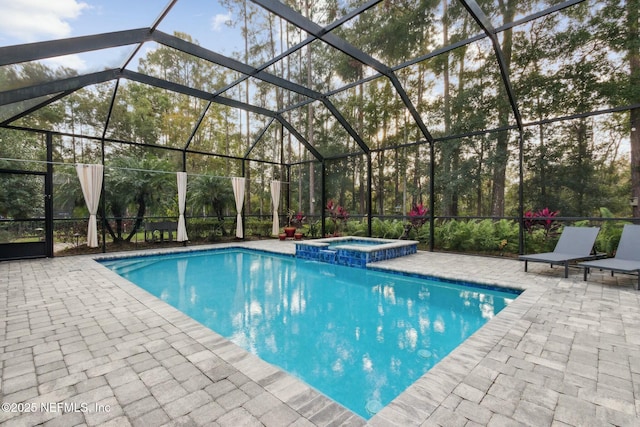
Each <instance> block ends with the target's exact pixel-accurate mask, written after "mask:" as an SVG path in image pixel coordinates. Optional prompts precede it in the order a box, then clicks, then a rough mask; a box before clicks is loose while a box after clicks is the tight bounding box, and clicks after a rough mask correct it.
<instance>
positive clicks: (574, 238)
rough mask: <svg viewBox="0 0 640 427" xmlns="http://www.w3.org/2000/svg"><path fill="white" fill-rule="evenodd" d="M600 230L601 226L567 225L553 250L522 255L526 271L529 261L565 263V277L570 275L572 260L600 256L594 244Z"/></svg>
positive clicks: (521, 258) (552, 263)
mask: <svg viewBox="0 0 640 427" xmlns="http://www.w3.org/2000/svg"><path fill="white" fill-rule="evenodd" d="M599 231H600V227H565V228H564V230H563V231H562V235H560V239H559V240H558V243H556V247H555V249H554V250H553V252H545V253H542V254H531V255H520V260H522V261H524V271H527V268H528V263H529V261H531V262H546V263H549V264H551V265H552V266H553V265H554V264H561V265H564V277H565V278H567V277H569V263H570V262H571V261H580V260H585V259H593V258H597V257H598V255H595V254H594V253H593V244H594V243H595V242H596V237H598V232H599Z"/></svg>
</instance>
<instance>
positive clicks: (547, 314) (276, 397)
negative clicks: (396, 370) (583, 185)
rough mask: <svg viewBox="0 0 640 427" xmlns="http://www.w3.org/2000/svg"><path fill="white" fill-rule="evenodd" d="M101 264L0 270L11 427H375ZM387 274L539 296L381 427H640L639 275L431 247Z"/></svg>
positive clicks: (485, 333)
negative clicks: (585, 272) (566, 271)
mask: <svg viewBox="0 0 640 427" xmlns="http://www.w3.org/2000/svg"><path fill="white" fill-rule="evenodd" d="M242 245H243V246H248V247H253V248H258V249H262V250H269V251H276V252H284V253H292V252H293V251H294V246H293V243H292V242H279V241H274V240H263V241H258V242H247V243H243V244H242ZM216 247H220V245H217V246H216ZM186 249H187V250H189V249H192V248H186ZM197 249H202V247H198V248H197ZM174 250H175V249H174ZM108 255H109V256H113V255H114V254H108ZM126 255H131V254H126ZM93 258H94V257H92V256H76V257H64V258H53V259H39V260H23V261H12V262H2V263H0V369H1V370H2V378H1V382H0V397H1V399H0V400H1V401H2V402H3V404H4V405H3V407H2V412H0V423H2V424H3V425H7V426H9V425H19V426H25V425H37V424H44V425H47V426H49V425H51V426H53V425H60V426H73V425H114V426H126V425H133V426H143V425H146V426H156V425H164V424H166V425H219V426H239V425H247V426H252V425H256V426H258V425H267V426H288V425H292V426H312V425H318V426H325V425H350V426H351V425H356V426H357V425H364V424H367V423H366V422H365V421H364V420H363V419H362V418H360V417H358V416H357V415H355V414H353V413H351V412H350V411H349V410H347V409H345V408H343V407H341V406H340V405H338V404H337V403H335V402H333V401H332V400H330V399H328V398H327V397H325V396H323V395H322V394H320V393H318V392H316V391H315V390H313V389H312V388H310V387H309V386H307V385H305V384H304V383H302V382H301V381H299V380H297V379H295V378H294V377H292V376H290V375H288V374H286V373H284V372H282V371H281V370H279V369H278V368H276V367H274V366H272V365H269V364H268V363H266V362H263V361H261V360H260V359H258V358H257V357H256V356H253V355H251V354H249V353H247V352H246V351H244V350H243V349H241V348H240V347H238V346H236V345H235V344H233V343H231V342H229V341H227V340H226V339H224V338H223V337H221V336H220V335H218V334H216V333H215V332H213V331H211V330H209V329H207V328H205V327H204V326H202V325H200V324H199V323H197V322H196V321H194V320H192V319H190V318H188V317H187V316H185V315H183V314H182V313H180V312H179V311H177V310H176V309H174V308H172V307H170V306H168V305H167V304H166V303H164V302H162V301H161V300H159V299H157V298H155V297H153V296H151V295H150V294H148V293H147V292H146V291H143V290H141V289H140V288H138V287H136V286H135V285H133V284H131V283H129V282H128V281H126V280H125V279H123V278H121V277H119V276H118V275H116V274H115V273H113V272H112V271H110V270H108V269H107V268H105V267H103V266H102V265H100V264H98V263H96V262H95V261H94V259H93ZM375 266H376V267H382V268H389V269H397V270H401V271H410V272H416V273H423V274H428V275H436V276H441V277H448V278H453V279H462V280H470V281H476V282H481V283H487V284H495V285H504V286H511V287H518V288H521V289H524V290H525V291H524V292H523V293H522V295H521V296H520V297H518V298H517V299H516V300H515V301H514V302H512V303H511V304H510V305H509V306H508V307H507V308H506V309H504V310H503V311H502V312H500V313H499V314H498V315H497V316H496V317H494V318H493V319H491V320H490V321H489V322H488V323H487V324H486V325H485V326H484V327H483V328H481V329H480V330H479V331H478V332H476V333H475V334H474V335H473V336H472V337H471V338H470V339H468V340H467V341H466V342H464V343H463V344H462V345H461V346H459V347H458V348H457V349H456V350H454V351H453V352H452V353H451V354H450V355H449V356H448V357H446V358H445V359H443V360H442V361H441V362H440V363H439V364H438V365H436V366H435V367H434V368H433V369H432V370H431V371H429V372H428V373H427V374H425V375H424V376H423V377H422V378H420V379H419V380H418V381H417V382H416V383H414V384H413V385H412V386H411V387H409V388H408V389H407V390H406V391H405V392H404V393H403V394H401V395H400V396H399V397H398V398H397V399H396V400H394V401H393V402H392V403H391V404H389V405H388V406H387V407H385V408H384V409H383V410H381V411H380V412H379V413H378V414H377V415H376V416H374V417H373V418H371V419H370V420H369V422H368V424H369V425H372V426H390V425H398V426H409V425H443V426H457V425H460V426H472V425H489V426H511V425H523V426H546V425H555V426H564V425H568V426H588V425H593V426H602V425H629V426H632V425H635V426H637V425H640V417H639V416H638V415H639V414H640V292H638V291H635V290H634V289H633V282H634V280H636V279H634V278H632V277H630V276H623V275H616V276H614V277H611V276H609V275H608V273H600V272H593V273H592V276H590V280H589V281H588V282H583V281H582V274H581V273H580V271H579V270H572V271H571V272H570V273H571V274H570V276H569V278H568V279H564V278H563V269H562V268H553V269H551V268H549V266H547V265H544V264H538V265H531V266H530V269H529V273H524V272H523V264H522V263H521V262H519V261H516V260H513V259H502V258H487V257H478V256H465V255H455V254H445V253H428V252H419V253H418V254H416V255H410V256H408V257H404V258H398V259H394V260H390V261H384V262H381V263H376V264H375ZM7 404H9V405H7ZM11 404H13V405H11ZM30 410H31V412H29V411H30Z"/></svg>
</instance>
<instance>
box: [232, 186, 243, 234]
mask: <svg viewBox="0 0 640 427" xmlns="http://www.w3.org/2000/svg"><path fill="white" fill-rule="evenodd" d="M231 185H232V186H233V195H234V196H235V198H236V210H237V211H238V216H237V218H236V224H237V225H236V237H238V238H240V239H241V238H243V237H244V234H243V232H242V205H244V178H241V177H233V178H231Z"/></svg>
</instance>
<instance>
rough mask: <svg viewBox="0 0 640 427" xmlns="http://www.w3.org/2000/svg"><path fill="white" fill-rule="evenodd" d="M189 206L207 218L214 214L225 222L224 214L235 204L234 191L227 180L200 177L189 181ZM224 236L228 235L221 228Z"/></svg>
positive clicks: (222, 228)
mask: <svg viewBox="0 0 640 427" xmlns="http://www.w3.org/2000/svg"><path fill="white" fill-rule="evenodd" d="M188 185H189V191H188V192H187V196H188V198H189V203H188V206H190V208H191V211H192V212H194V213H196V212H197V213H202V214H203V215H205V216H207V215H210V214H213V215H215V216H216V218H218V221H224V213H225V211H226V210H227V208H228V206H232V205H233V203H234V196H233V189H232V187H231V185H230V183H229V182H228V180H227V179H224V178H221V177H217V176H207V175H198V176H195V177H193V178H192V179H190V180H189V184H188ZM221 230H222V233H223V235H225V234H226V230H225V229H224V227H221Z"/></svg>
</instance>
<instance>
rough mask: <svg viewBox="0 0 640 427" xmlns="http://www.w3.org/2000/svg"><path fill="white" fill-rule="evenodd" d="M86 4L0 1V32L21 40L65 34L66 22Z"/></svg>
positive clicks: (66, 0)
mask: <svg viewBox="0 0 640 427" xmlns="http://www.w3.org/2000/svg"><path fill="white" fill-rule="evenodd" d="M87 7H89V5H87V4H86V3H82V2H79V1H78V0H0V10H2V13H1V14H0V33H2V34H4V35H5V36H10V37H14V38H16V39H19V40H21V41H24V42H33V41H38V40H43V39H51V38H64V37H69V36H70V35H71V26H70V25H69V22H68V21H69V20H72V19H75V18H77V17H78V16H80V14H81V13H82V10H83V9H85V8H87Z"/></svg>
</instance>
